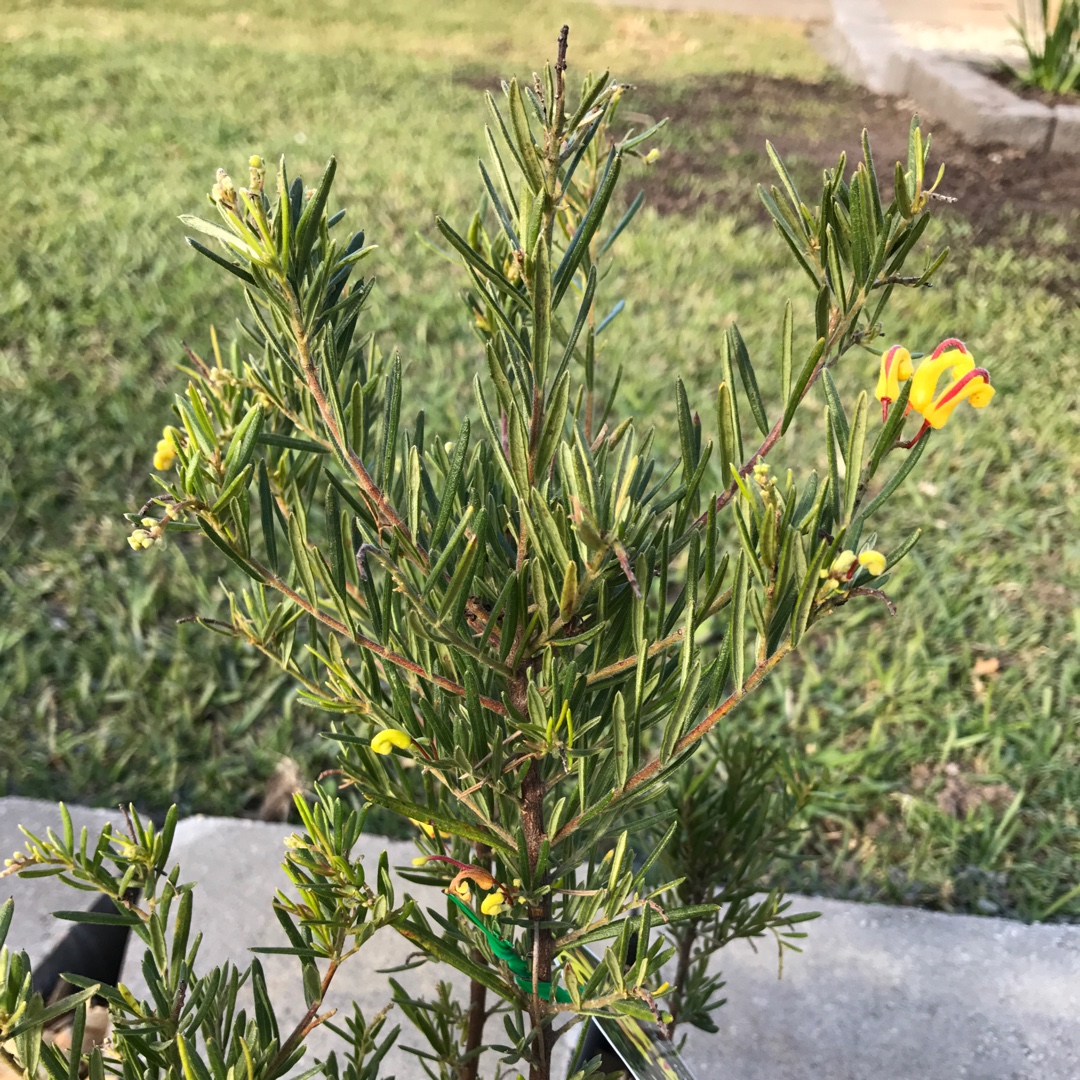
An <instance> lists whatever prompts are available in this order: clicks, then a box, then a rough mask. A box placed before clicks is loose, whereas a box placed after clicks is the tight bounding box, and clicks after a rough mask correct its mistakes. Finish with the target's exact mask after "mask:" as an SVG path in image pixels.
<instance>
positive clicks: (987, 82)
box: [908, 53, 1053, 150]
mask: <svg viewBox="0 0 1080 1080" xmlns="http://www.w3.org/2000/svg"><path fill="white" fill-rule="evenodd" d="M908 92H909V94H910V95H911V96H912V97H913V98H915V100H916V101H917V102H918V104H919V105H920V106H921V107H923V108H925V109H927V110H928V111H929V112H931V113H933V115H934V116H936V117H937V118H938V119H940V120H943V121H944V122H945V123H946V124H948V125H949V126H950V127H951V128H953V129H954V130H955V131H959V132H960V133H961V134H962V135H964V137H965V138H966V139H967V140H968V141H969V142H972V143H975V144H977V145H978V144H985V143H995V142H997V143H1006V144H1008V145H1009V146H1015V147H1018V148H1020V149H1022V150H1045V149H1047V147H1048V146H1049V142H1050V131H1051V126H1052V124H1053V113H1052V111H1051V110H1050V109H1048V108H1047V107H1046V106H1045V105H1042V104H1040V103H1039V102H1037V101H1025V100H1024V99H1022V98H1018V97H1017V96H1016V95H1015V94H1013V93H1010V92H1009V91H1008V90H1006V89H1005V87H1003V86H1000V85H999V84H998V83H996V82H994V81H993V80H991V79H988V78H987V77H986V76H985V75H983V74H981V73H980V72H978V71H976V70H975V69H974V68H971V67H968V66H967V65H965V64H960V63H957V62H956V61H954V60H951V59H948V58H946V57H944V56H940V55H932V54H929V53H914V54H913V55H912V60H911V77H910V85H909V89H908Z"/></svg>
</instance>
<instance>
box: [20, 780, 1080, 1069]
mask: <svg viewBox="0 0 1080 1080" xmlns="http://www.w3.org/2000/svg"><path fill="white" fill-rule="evenodd" d="M75 812H76V813H77V814H78V815H79V816H80V817H81V816H82V815H83V813H84V812H82V811H75ZM86 813H88V814H89V816H90V818H91V819H94V816H95V814H96V815H98V817H97V818H96V820H103V819H104V817H105V816H107V815H104V814H102V813H101V812H86ZM20 820H21V821H23V822H26V823H28V824H30V825H31V827H36V828H39V829H44V828H45V827H46V826H47V825H50V824H53V825H54V827H55V823H56V822H57V814H56V811H55V808H54V807H53V806H52V804H50V803H39V802H33V801H31V800H22V799H19V800H13V799H8V800H0V850H3V851H7V850H8V849H9V848H10V849H14V848H15V847H18V846H19V840H20V839H21V838H20V837H19V836H18V834H17V833H16V831H15V823H16V822H17V821H20ZM290 831H291V830H290V829H289V827H288V826H285V825H280V824H267V823H260V822H251V821H233V820H228V819H213V818H189V819H187V820H185V821H182V822H181V823H180V825H179V826H178V828H177V834H176V843H175V845H174V851H173V858H174V860H178V861H179V862H180V864H181V867H182V878H183V880H195V881H197V882H198V887H197V889H196V891H195V898H196V903H195V924H196V926H197V927H199V928H201V929H202V930H203V932H204V935H205V937H204V944H203V949H202V953H201V959H202V961H203V964H204V965H206V966H212V965H213V964H217V963H222V962H224V961H225V960H231V961H233V962H234V963H237V964H239V965H241V966H246V964H247V963H248V960H249V955H248V954H247V952H246V950H247V949H248V948H250V947H251V946H252V945H255V944H263V945H280V944H283V943H284V938H283V934H282V932H281V929H280V927H279V926H278V924H277V921H276V919H274V917H273V914H272V913H271V910H270V899H271V897H272V895H273V893H274V891H275V890H276V889H278V888H279V887H281V886H282V885H283V884H284V882H285V879H284V877H283V875H282V874H281V871H280V869H279V865H280V862H281V858H282V854H283V850H284V849H283V841H284V838H285V836H287V835H288V834H289V832H290ZM383 847H386V848H387V849H388V850H389V852H390V858H391V863H392V864H399V865H400V864H405V863H408V861H409V859H411V857H412V855H413V854H414V849H413V847H412V846H411V845H410V844H408V843H402V842H396V841H386V840H384V839H382V838H380V837H363V838H362V839H361V843H360V851H361V852H362V853H363V854H364V857H365V859H366V861H367V862H368V864H369V865H371V864H373V863H374V861H375V860H376V859H377V857H378V852H379V851H380V850H381V849H382V848H383ZM402 888H409V889H412V890H413V891H414V894H416V893H417V892H418V890H416V889H415V887H414V886H404V885H403V886H402ZM56 889H57V886H56V883H55V882H52V881H49V880H44V881H40V880H39V881H14V882H13V881H12V880H11V879H10V878H9V879H4V880H3V881H0V899H2V898H3V896H4V895H7V893H9V892H14V893H15V894H16V896H17V901H16V902H17V904H18V905H20V906H21V909H22V910H21V912H20V914H19V915H17V918H19V919H20V921H19V922H17V923H16V928H15V929H14V930H13V935H12V939H11V941H10V944H12V945H14V946H15V947H25V948H27V949H28V950H29V951H31V954H32V955H36V956H40V955H42V953H43V951H47V946H48V943H49V942H50V941H52V942H54V941H55V939H56V937H57V934H56V931H55V929H54V928H53V927H50V926H49V923H50V922H54V920H50V919H48V917H47V916H46V914H45V913H46V912H47V911H48V910H49V909H50V908H51V907H52V906H53V905H56V906H60V907H74V906H77V902H78V900H79V898H80V894H74V893H71V894H67V893H66V890H61V892H60V893H59V895H58V894H57V891H56ZM795 900H796V903H795V908H796V910H818V911H821V912H822V918H821V919H819V920H817V921H816V922H813V923H810V924H809V925H808V926H807V930H808V932H809V938H808V939H807V941H806V943H805V952H804V953H803V954H802V955H792V954H788V956H787V958H786V960H785V964H784V973H783V978H782V979H779V980H778V979H777V956H776V952H775V949H774V948H773V947H772V946H771V945H770V944H769V943H768V942H761V943H759V945H758V951H757V952H756V953H755V952H754V950H753V949H751V948H750V946H749V945H748V944H746V943H737V944H735V945H733V946H730V947H729V948H728V949H726V950H724V952H723V954H722V964H721V966H722V968H723V971H724V976H725V978H726V979H727V987H726V988H725V991H724V993H725V994H726V996H727V997H728V999H729V1001H728V1004H727V1005H725V1006H724V1007H723V1008H721V1009H720V1010H719V1012H718V1013H717V1014H716V1018H717V1022H718V1024H719V1027H720V1032H719V1034H717V1035H713V1036H709V1035H704V1034H702V1033H701V1032H698V1031H692V1032H691V1033H690V1038H689V1040H688V1043H687V1047H686V1051H685V1056H686V1058H687V1060H688V1062H689V1063H690V1065H691V1066H692V1067H693V1068H694V1069H695V1070H696V1071H697V1074H698V1075H699V1076H700V1077H702V1080H708V1078H712V1077H729V1076H730V1077H739V1078H740V1080H819V1078H822V1077H825V1078H828V1080H871V1078H872V1080H957V1078H958V1077H968V1078H972V1080H975V1078H978V1080H1076V1078H1077V1077H1078V1076H1080V1023H1078V1021H1077V1018H1078V1017H1080V926H1024V925H1021V924H1019V923H1015V922H1010V921H1007V920H1003V919H990V918H975V917H970V916H958V915H944V914H940V913H934V912H926V911H918V910H914V909H904V908H889V907H884V906H871V905H861V904H854V903H847V902H844V901H835V900H822V899H813V898H795ZM426 902H429V903H432V904H434V905H437V906H438V907H439V908H440V909H441V908H442V906H443V903H444V901H443V900H442V898H441V897H440V896H439V894H438V893H437V892H435V891H430V892H429V893H428V895H427V897H426ZM84 903H85V901H84ZM27 908H30V910H29V911H28V910H27ZM211 914H213V915H214V922H213V924H211V922H210V916H211ZM62 930H63V926H62V925H61V932H62ZM407 955H408V946H407V943H405V942H404V940H403V939H401V938H399V937H397V936H396V935H394V934H393V933H392V932H383V933H382V934H379V935H376V937H375V939H374V940H373V941H372V942H371V943H370V944H369V945H368V946H366V947H365V948H364V950H363V951H362V952H361V953H360V955H359V956H357V957H355V958H354V959H353V960H351V961H350V962H349V963H348V964H346V965H345V966H344V967H343V968H342V971H341V974H340V975H339V978H338V980H337V981H336V983H335V990H334V997H333V1000H332V1002H331V1004H334V1005H338V1006H344V1005H345V1004H346V1003H347V1002H348V1001H350V1000H352V999H356V1000H358V1001H360V1002H361V1003H362V1005H363V1007H364V1009H365V1011H366V1012H367V1013H368V1014H369V1015H370V1014H371V1013H372V1012H374V1011H375V1010H377V1009H379V1008H381V1007H382V1006H383V1005H384V1004H386V1002H387V1000H388V997H389V993H388V988H387V986H386V983H385V976H384V975H382V974H380V973H379V970H378V969H380V968H385V967H388V966H394V965H397V964H400V963H402V962H403V961H404V960H405V958H406V957H407ZM139 959H140V957H139V956H137V955H129V957H128V959H127V963H126V967H125V979H126V981H127V982H128V983H129V985H132V987H133V988H134V987H137V986H139V985H140V982H141V977H140V974H139V971H138V965H139ZM262 962H263V964H264V967H265V968H266V972H267V980H268V984H269V988H270V992H271V995H272V996H273V999H274V1000H275V1002H277V1003H279V1006H281V1012H282V1014H283V1016H282V1019H283V1021H286V1022H287V1021H288V1020H290V1019H291V1020H295V1019H296V1018H298V1017H299V1015H300V1013H301V1012H302V1009H301V1007H300V1003H299V995H298V989H299V988H298V979H297V971H296V961H295V960H293V959H291V958H289V957H282V956H265V957H263V958H262ZM396 977H397V978H398V979H399V980H400V981H401V982H402V983H403V984H404V985H405V986H406V987H407V988H409V989H410V991H411V992H415V993H426V994H427V995H429V996H430V995H431V994H432V993H433V990H434V986H435V982H436V981H437V980H438V979H447V980H448V981H451V982H454V981H455V980H457V979H458V977H457V976H456V975H455V974H454V973H452V972H449V971H447V970H445V969H443V968H436V967H433V966H426V965H425V966H424V967H421V968H418V969H415V970H413V971H409V972H404V973H401V974H400V975H397V976H396ZM391 1015H392V1017H393V1014H391ZM398 1019H399V1020H400V1019H401V1018H400V1014H398ZM394 1022H397V1021H394ZM329 1039H332V1036H329V1033H328V1032H324V1033H322V1034H320V1035H319V1037H317V1038H316V1039H314V1040H313V1051H314V1052H315V1053H322V1052H325V1050H326V1049H327V1048H328V1047H329V1046H330V1045H331V1042H330V1041H329ZM569 1041H570V1040H563V1041H562V1043H560V1054H559V1058H560V1060H565V1055H566V1053H567V1052H568V1051H569ZM401 1042H402V1043H403V1044H406V1045H408V1044H412V1045H417V1038H416V1036H415V1035H414V1034H413V1035H403V1037H402V1039H401ZM564 1044H565V1045H564ZM491 1071H492V1070H488V1074H490V1072H491ZM394 1072H396V1075H397V1076H398V1077H399V1080H406V1078H409V1077H413V1076H419V1075H420V1074H421V1070H420V1069H419V1068H418V1067H417V1065H416V1062H415V1061H414V1060H413V1059H411V1058H410V1057H409V1056H408V1055H405V1054H404V1053H403V1052H402V1051H401V1050H400V1049H399V1050H397V1051H396V1052H395V1054H394V1055H393V1057H392V1058H391V1059H390V1060H389V1061H388V1062H387V1074H388V1075H389V1074H390V1073H394Z"/></svg>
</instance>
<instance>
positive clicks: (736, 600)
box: [728, 552, 750, 694]
mask: <svg viewBox="0 0 1080 1080" xmlns="http://www.w3.org/2000/svg"><path fill="white" fill-rule="evenodd" d="M749 583H750V566H749V564H748V563H747V561H746V553H745V552H740V553H739V561H738V563H737V564H736V566H735V589H734V591H733V592H732V596H731V616H730V618H729V621H728V634H729V635H730V638H731V670H732V677H733V679H734V682H735V692H736V693H737V694H741V693H742V687H743V682H744V680H745V675H746V605H747V596H746V594H747V589H748V587H749Z"/></svg>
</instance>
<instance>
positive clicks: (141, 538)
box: [128, 517, 163, 551]
mask: <svg viewBox="0 0 1080 1080" xmlns="http://www.w3.org/2000/svg"><path fill="white" fill-rule="evenodd" d="M140 525H142V526H143V527H142V528H140V529H136V530H135V531H134V532H133V533H132V534H131V535H130V536H129V537H128V544H129V545H130V547H131V550H132V551H145V550H146V549H147V548H151V547H153V546H154V545H155V544H156V543H157V542H158V541H159V540H160V539H161V532H162V525H163V522H160V521H157V520H156V519H154V518H152V517H144V518H143V519H142V521H141V522H140Z"/></svg>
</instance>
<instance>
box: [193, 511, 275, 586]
mask: <svg viewBox="0 0 1080 1080" xmlns="http://www.w3.org/2000/svg"><path fill="white" fill-rule="evenodd" d="M199 525H200V526H201V527H202V531H203V532H204V533H206V535H207V538H208V539H209V540H210V542H211V543H212V544H213V545H214V547H216V548H218V549H219V550H220V551H221V552H222V553H223V554H224V555H225V556H226V557H227V558H228V559H229V561H230V562H233V563H235V564H236V565H237V566H238V567H240V569H241V570H243V571H244V573H245V574H247V576H248V577H249V578H251V579H252V580H253V581H258V582H260V583H263V584H265V582H264V581H263V577H262V575H261V574H260V573H259V572H258V571H257V570H256V569H255V568H254V567H253V566H251V565H249V564H248V563H247V562H245V561H244V559H243V558H242V557H241V555H240V554H239V553H238V552H237V551H235V550H234V549H233V547H232V545H231V544H230V543H229V542H228V541H227V540H226V539H225V538H224V537H223V536H222V535H221V534H220V533H219V532H217V530H215V528H214V527H213V525H211V524H210V522H209V521H207V520H206V518H205V517H202V516H201V515H200V517H199Z"/></svg>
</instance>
